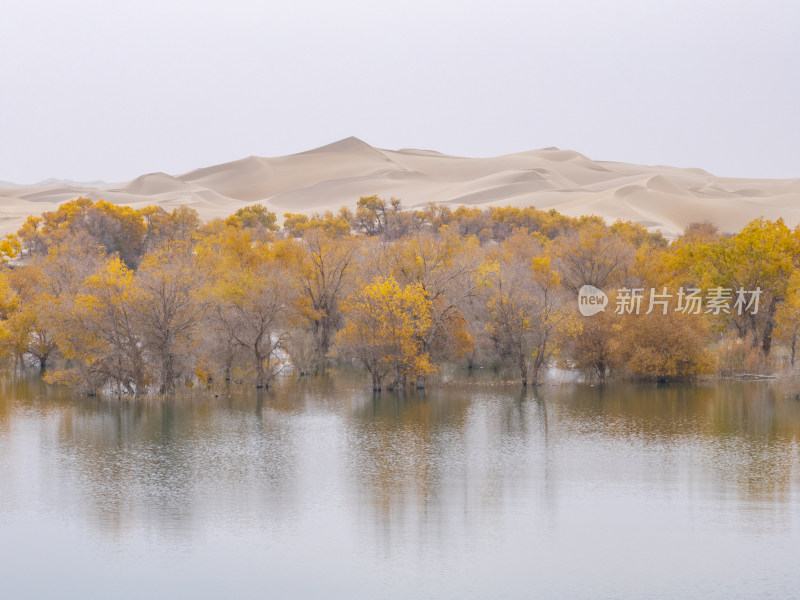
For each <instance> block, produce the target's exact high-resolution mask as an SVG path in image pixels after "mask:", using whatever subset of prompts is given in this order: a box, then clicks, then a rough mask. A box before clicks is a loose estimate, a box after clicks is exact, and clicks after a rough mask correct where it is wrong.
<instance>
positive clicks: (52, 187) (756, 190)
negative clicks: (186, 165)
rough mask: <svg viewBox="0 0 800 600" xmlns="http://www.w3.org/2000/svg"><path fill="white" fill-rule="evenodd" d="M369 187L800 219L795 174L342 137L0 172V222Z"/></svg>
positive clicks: (732, 221) (348, 192) (470, 202)
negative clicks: (79, 207)
mask: <svg viewBox="0 0 800 600" xmlns="http://www.w3.org/2000/svg"><path fill="white" fill-rule="evenodd" d="M372 195H378V196H380V197H382V198H386V199H388V198H391V197H394V198H398V199H400V200H401V202H402V206H403V207H404V208H417V207H420V206H423V205H425V204H427V203H429V202H436V203H440V204H447V205H449V206H451V207H453V208H455V207H457V206H461V205H466V206H477V207H487V206H508V205H510V206H520V207H522V206H535V207H536V208H538V209H540V210H549V209H551V208H552V209H556V210H557V211H558V212H560V213H562V214H565V215H569V216H573V217H576V216H581V215H598V216H600V217H603V218H604V219H605V220H607V221H609V222H613V221H615V220H617V219H623V220H630V221H634V222H637V223H641V224H642V225H644V226H645V227H647V228H648V229H650V230H652V231H655V230H658V231H661V232H662V233H663V234H664V235H665V236H667V237H675V236H677V235H678V234H680V232H681V231H682V230H683V228H684V227H685V226H686V225H687V224H688V223H691V222H693V221H710V222H712V223H714V224H715V225H717V227H719V229H720V230H721V231H727V232H735V231H738V230H740V229H741V228H742V227H744V226H745V225H746V224H747V223H748V222H749V221H751V220H753V219H754V218H756V217H762V216H763V217H765V218H767V219H777V218H779V217H782V218H783V219H784V220H785V221H786V223H787V224H788V225H790V226H795V225H797V224H800V179H743V178H742V179H740V178H728V177H716V176H714V175H712V174H710V173H708V172H706V171H703V170H702V169H693V168H677V167H669V166H644V165H636V164H628V163H621V162H609V161H595V160H592V159H590V158H588V157H586V156H584V155H582V154H580V153H578V152H575V151H573V150H561V149H558V148H543V149H540V150H531V151H527V152H520V153H515V154H507V155H504V156H497V157H490V158H466V157H460V156H450V155H446V154H441V153H439V152H436V151H434V150H416V149H407V148H405V149H401V150H384V149H379V148H374V147H372V146H370V145H369V144H367V143H365V142H363V141H361V140H359V139H358V138H355V137H350V138H346V139H344V140H340V141H338V142H334V143H332V144H328V145H326V146H322V147H320V148H315V149H313V150H308V151H306V152H301V153H299V154H292V155H289V156H280V157H273V158H262V157H257V156H250V157H247V158H243V159H240V160H235V161H233V162H229V163H223V164H220V165H215V166H211V167H204V168H200V169H196V170H194V171H190V172H188V173H184V174H183V175H168V174H166V173H149V174H146V175H142V176H140V177H137V178H135V179H134V180H132V181H129V182H127V183H117V184H106V183H103V182H88V183H80V182H74V181H69V180H46V181H43V182H40V183H38V184H35V185H24V186H23V185H15V184H11V183H8V182H0V232H2V233H3V234H5V233H13V232H16V230H17V229H18V228H19V227H20V226H21V225H22V223H23V222H24V221H25V219H26V218H27V217H28V216H29V215H38V214H41V213H42V212H44V211H51V210H55V209H56V208H57V207H58V205H59V204H61V203H63V202H66V201H68V200H72V199H74V198H77V197H79V196H83V197H86V198H91V199H93V200H100V199H103V200H106V201H108V202H113V203H116V204H123V205H128V206H132V207H135V208H141V207H143V206H147V205H157V206H161V207H163V208H164V209H166V210H172V209H174V208H177V207H179V206H189V207H191V208H194V209H195V210H197V212H198V213H199V214H200V217H201V218H202V219H204V220H209V219H213V218H216V217H225V216H228V215H230V214H231V213H233V212H235V211H236V210H238V209H239V208H241V207H243V206H246V205H248V204H254V203H261V204H263V205H264V206H266V207H267V208H269V209H270V210H273V211H274V212H276V213H277V214H278V216H279V218H281V217H282V215H283V213H285V212H294V213H306V214H310V213H314V212H323V211H326V210H333V211H336V210H338V208H339V207H341V206H347V207H350V208H354V207H355V205H356V203H357V201H358V199H359V197H361V196H372Z"/></svg>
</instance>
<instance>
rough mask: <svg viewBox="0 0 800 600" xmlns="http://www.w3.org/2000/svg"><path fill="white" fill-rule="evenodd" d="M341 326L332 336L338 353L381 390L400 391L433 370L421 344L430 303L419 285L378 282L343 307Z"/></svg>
mask: <svg viewBox="0 0 800 600" xmlns="http://www.w3.org/2000/svg"><path fill="white" fill-rule="evenodd" d="M342 309H343V311H344V314H345V316H346V324H345V327H344V329H342V330H341V331H340V332H339V334H338V335H337V342H338V345H339V348H340V350H341V352H342V353H343V354H345V355H346V356H350V357H352V358H353V359H354V360H355V361H356V362H358V363H359V364H361V365H362V366H363V367H364V368H365V369H366V370H367V371H368V372H369V374H370V376H371V378H372V387H373V389H375V390H379V389H381V387H382V386H383V384H384V381H385V380H386V378H387V377H390V381H389V383H388V386H387V387H388V389H390V390H394V389H398V388H403V387H405V386H407V385H409V384H411V383H415V382H416V381H418V380H420V379H424V378H425V377H426V376H427V375H429V374H431V373H433V372H434V371H435V367H434V366H433V365H432V364H431V362H430V356H429V355H428V353H427V352H425V351H424V350H423V340H424V337H425V335H426V334H427V333H428V331H429V330H430V327H431V324H432V307H431V301H430V299H429V298H428V297H427V294H426V293H425V290H423V289H422V286H421V285H420V284H418V283H416V284H409V285H407V286H405V287H401V286H400V285H399V284H398V283H397V281H396V280H395V279H394V278H388V279H387V278H377V279H376V280H374V281H373V282H372V283H370V284H369V285H366V286H365V287H363V288H362V289H361V290H359V291H358V292H357V293H356V294H354V295H352V296H351V297H350V298H348V299H347V301H346V302H344V303H343V306H342Z"/></svg>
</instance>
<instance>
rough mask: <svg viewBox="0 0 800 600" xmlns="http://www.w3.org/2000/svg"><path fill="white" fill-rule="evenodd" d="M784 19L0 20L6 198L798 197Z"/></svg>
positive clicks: (15, 6) (7, 8) (213, 9)
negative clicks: (313, 192) (366, 149)
mask: <svg viewBox="0 0 800 600" xmlns="http://www.w3.org/2000/svg"><path fill="white" fill-rule="evenodd" d="M798 23H800V2H797V0H776V1H765V0H760V1H750V0H742V1H740V0H727V1H723V0H720V1H717V0H673V1H661V2H658V1H655V0H653V1H647V0H548V1H545V2H542V1H538V0H522V1H514V2H491V3H489V2H472V1H453V2H449V1H436V0H402V1H394V0H393V1H379V0H369V1H348V2H335V1H324V0H323V1H315V0H287V1H286V2H280V3H278V2H266V1H261V2H257V1H247V0H225V1H216V0H187V1H178V0H156V1H151V0H137V1H136V2H130V1H111V0H70V1H69V2H66V1H46V0H3V2H2V6H1V7H0V180H10V181H15V182H19V183H33V182H35V181H39V180H41V179H44V178H48V177H58V178H69V179H74V180H79V181H81V180H95V179H103V180H106V181H126V180H129V179H132V178H134V177H136V176H138V175H141V174H143V173H148V172H153V171H165V172H167V173H171V174H180V173H183V172H185V171H188V170H191V169H194V168H198V167H202V166H208V165H213V164H217V163H221V162H226V161H230V160H236V159H239V158H242V157H245V156H249V155H258V156H279V155H284V154H290V153H293V152H299V151H303V150H308V149H311V148H313V147H317V146H321V145H324V144H327V143H330V142H333V141H336V140H338V139H341V138H344V137H348V136H351V135H354V136H357V137H359V138H361V139H363V140H364V141H366V142H368V143H370V144H372V145H373V146H376V147H379V148H388V149H399V148H409V147H411V148H426V149H433V150H438V151H440V152H445V153H449V154H458V155H463V156H494V155H499V154H506V153H511V152H518V151H523V150H531V149H535V148H542V147H547V146H558V147H560V148H570V149H573V150H577V151H579V152H582V153H583V154H586V155H587V156H589V157H591V158H593V159H596V160H615V161H625V162H635V163H641V164H667V165H675V166H683V167H700V168H703V169H706V170H708V171H711V172H712V173H714V174H717V175H725V176H739V177H785V178H790V177H800V35H798V31H797V27H798Z"/></svg>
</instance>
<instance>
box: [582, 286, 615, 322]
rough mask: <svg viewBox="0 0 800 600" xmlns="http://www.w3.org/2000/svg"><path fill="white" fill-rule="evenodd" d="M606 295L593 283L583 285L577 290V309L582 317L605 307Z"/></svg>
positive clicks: (600, 310)
mask: <svg viewBox="0 0 800 600" xmlns="http://www.w3.org/2000/svg"><path fill="white" fill-rule="evenodd" d="M607 305H608V296H606V295H605V292H603V290H601V289H598V288H596V287H594V286H593V285H585V286H583V287H582V288H581V289H580V290H579V291H578V310H579V311H581V314H582V315H583V316H584V317H591V316H592V315H596V314H597V313H599V312H602V311H604V310H605V309H606V306H607Z"/></svg>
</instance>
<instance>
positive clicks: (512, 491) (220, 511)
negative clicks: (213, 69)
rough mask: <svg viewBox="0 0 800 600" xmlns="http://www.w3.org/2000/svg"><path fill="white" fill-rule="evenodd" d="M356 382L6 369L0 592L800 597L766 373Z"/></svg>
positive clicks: (793, 498)
mask: <svg viewBox="0 0 800 600" xmlns="http://www.w3.org/2000/svg"><path fill="white" fill-rule="evenodd" d="M347 387H348V386H347V385H343V384H341V383H340V384H338V385H333V384H330V383H328V384H325V383H318V382H317V383H310V384H309V383H306V384H303V385H298V384H289V383H287V384H286V385H285V386H284V387H283V389H281V390H279V391H276V392H272V393H268V394H265V395H264V396H263V397H261V398H257V397H255V396H250V397H247V396H245V395H242V396H238V397H237V396H233V397H230V398H217V399H201V398H197V399H184V400H178V401H174V402H172V403H167V404H162V403H157V402H152V401H150V402H132V401H123V402H118V401H113V400H102V399H86V398H75V397H72V396H70V395H69V394H68V393H65V392H62V391H58V390H53V389H46V388H45V387H44V386H42V385H41V384H39V383H37V382H36V381H35V380H25V379H19V378H14V377H12V376H5V377H4V378H0V597H2V598H10V599H13V598H81V599H84V598H145V597H147V598H153V597H174V598H189V597H191V598H220V597H230V598H348V599H350V598H402V599H407V598H458V599H463V598H592V599H595V598H637V599H638V598H703V599H707V598H725V599H730V598H797V597H800V446H799V444H798V442H799V440H800V401H797V400H795V399H792V398H786V397H784V395H783V394H782V393H779V392H777V391H775V390H774V389H773V388H772V387H770V386H769V385H768V384H761V383H716V384H708V385H701V386H693V387H662V388H656V387H646V386H645V387H636V386H626V385H614V386H610V387H607V388H605V389H599V388H589V387H581V386H570V385H563V386H552V387H544V388H541V389H539V390H536V391H532V390H529V391H528V392H527V393H521V392H520V390H519V389H517V388H491V387H487V388H479V389H475V388H472V389H449V390H440V391H430V390H429V391H428V392H427V393H426V394H424V395H422V396H407V397H400V396H394V395H391V394H384V395H383V396H373V395H372V393H371V392H364V391H362V390H360V389H347ZM350 387H351V388H352V387H353V386H350Z"/></svg>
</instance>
